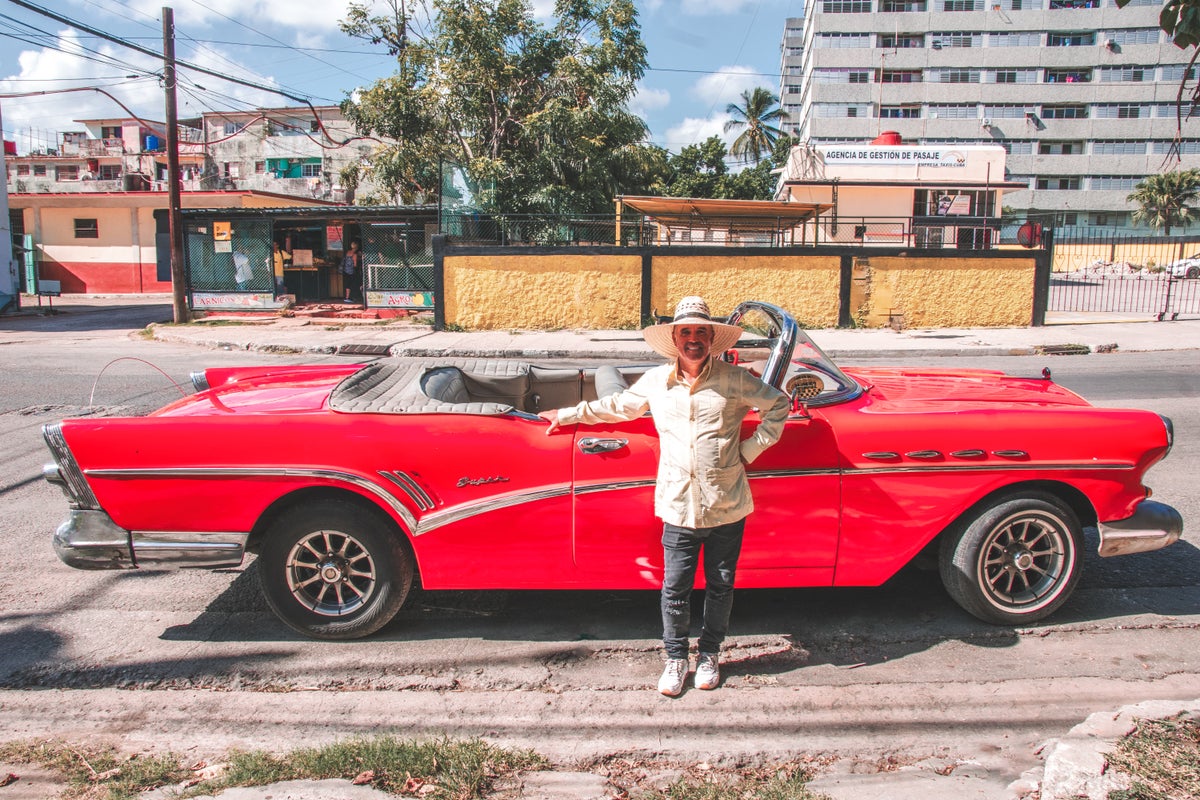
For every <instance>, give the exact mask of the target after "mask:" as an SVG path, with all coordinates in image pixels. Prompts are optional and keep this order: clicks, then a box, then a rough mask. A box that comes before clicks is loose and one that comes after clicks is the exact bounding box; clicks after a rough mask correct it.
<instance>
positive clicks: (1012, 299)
mask: <svg viewBox="0 0 1200 800" xmlns="http://www.w3.org/2000/svg"><path fill="white" fill-rule="evenodd" d="M863 262H868V263H863ZM864 267H865V268H866V270H867V273H868V277H867V282H868V287H867V289H866V295H867V296H866V299H865V301H864V305H863V306H860V307H859V308H858V309H855V310H854V314H855V317H856V319H857V320H858V321H859V322H860V324H863V325H865V326H866V327H869V328H880V327H886V326H888V325H894V326H899V327H904V328H963V327H1003V326H1020V325H1029V324H1030V323H1031V322H1032V320H1033V287H1034V269H1035V262H1034V259H1033V258H1032V257H1031V258H1028V259H1003V260H1001V259H992V258H937V259H923V258H899V257H891V258H878V257H876V258H869V259H859V260H858V266H857V267H856V273H857V272H859V271H861V270H862V269H863V268H864ZM856 277H857V275H856Z"/></svg>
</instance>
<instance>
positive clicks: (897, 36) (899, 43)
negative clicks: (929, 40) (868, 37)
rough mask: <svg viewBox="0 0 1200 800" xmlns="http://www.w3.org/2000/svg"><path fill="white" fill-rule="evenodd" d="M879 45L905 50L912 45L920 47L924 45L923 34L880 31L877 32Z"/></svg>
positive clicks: (889, 48) (890, 48)
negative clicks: (879, 32)
mask: <svg viewBox="0 0 1200 800" xmlns="http://www.w3.org/2000/svg"><path fill="white" fill-rule="evenodd" d="M879 46H880V47H882V48H884V49H888V50H907V49H909V48H914V47H915V48H922V47H924V46H925V34H923V33H881V34H879Z"/></svg>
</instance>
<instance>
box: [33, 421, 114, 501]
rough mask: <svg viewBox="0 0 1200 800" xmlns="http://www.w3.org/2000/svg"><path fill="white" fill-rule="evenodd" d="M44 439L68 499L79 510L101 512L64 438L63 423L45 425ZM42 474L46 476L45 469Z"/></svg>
mask: <svg viewBox="0 0 1200 800" xmlns="http://www.w3.org/2000/svg"><path fill="white" fill-rule="evenodd" d="M42 438H44V439H45V440H46V446H47V447H49V448H50V452H51V453H52V454H53V455H54V461H55V463H56V464H58V467H59V471H58V473H57V475H56V476H55V477H57V478H59V479H61V480H62V481H63V484H62V486H63V489H64V491H65V492H66V493H67V498H68V499H69V500H70V501H71V502H72V503H73V504H74V505H76V506H77V507H79V508H82V509H88V510H91V511H96V510H99V508H100V503H99V502H97V501H96V495H94V494H92V487H91V486H89V485H88V482H87V479H86V478H85V477H84V473H83V471H82V470H80V469H79V464H78V462H76V461H75V456H73V455H72V454H71V448H70V447H69V446H67V440H66V439H65V438H64V437H63V434H62V423H61V422H55V423H51V424H49V425H43V426H42ZM42 474H43V475H46V474H47V472H46V470H44V469H43V471H42ZM51 482H52V483H53V482H56V481H51Z"/></svg>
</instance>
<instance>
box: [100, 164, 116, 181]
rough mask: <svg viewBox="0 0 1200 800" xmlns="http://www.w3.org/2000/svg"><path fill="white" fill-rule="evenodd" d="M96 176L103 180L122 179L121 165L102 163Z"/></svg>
mask: <svg viewBox="0 0 1200 800" xmlns="http://www.w3.org/2000/svg"><path fill="white" fill-rule="evenodd" d="M96 177H97V178H98V179H99V180H102V181H119V180H121V165H120V164H101V165H100V170H99V172H98V173H97V175H96Z"/></svg>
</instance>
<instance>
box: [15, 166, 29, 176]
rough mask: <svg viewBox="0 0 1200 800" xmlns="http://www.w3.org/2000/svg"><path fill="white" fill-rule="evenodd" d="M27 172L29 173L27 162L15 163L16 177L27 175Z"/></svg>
mask: <svg viewBox="0 0 1200 800" xmlns="http://www.w3.org/2000/svg"><path fill="white" fill-rule="evenodd" d="M28 174H29V165H28V164H17V177H20V176H22V175H28Z"/></svg>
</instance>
